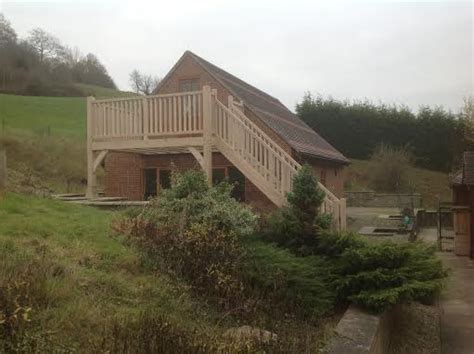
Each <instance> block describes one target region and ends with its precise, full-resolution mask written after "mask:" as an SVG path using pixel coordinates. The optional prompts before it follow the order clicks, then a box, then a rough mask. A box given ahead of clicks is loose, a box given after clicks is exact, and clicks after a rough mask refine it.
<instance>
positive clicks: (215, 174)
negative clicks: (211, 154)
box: [212, 167, 227, 186]
mask: <svg viewBox="0 0 474 354" xmlns="http://www.w3.org/2000/svg"><path fill="white" fill-rule="evenodd" d="M226 177H227V171H226V168H225V167H222V168H213V169H212V184H213V185H214V186H215V185H216V184H219V183H221V182H222V181H223V180H224V179H225V178H226Z"/></svg>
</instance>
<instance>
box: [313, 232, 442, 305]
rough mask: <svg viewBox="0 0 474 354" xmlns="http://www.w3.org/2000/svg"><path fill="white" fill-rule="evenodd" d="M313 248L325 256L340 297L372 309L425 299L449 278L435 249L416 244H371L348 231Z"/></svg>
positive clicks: (328, 235) (326, 236) (321, 240)
mask: <svg viewBox="0 0 474 354" xmlns="http://www.w3.org/2000/svg"><path fill="white" fill-rule="evenodd" d="M317 252H318V253H319V254H321V255H324V256H325V257H327V259H328V261H329V264H331V266H330V267H328V271H329V272H330V273H331V275H330V277H331V278H332V280H331V285H332V288H333V289H334V291H335V292H336V293H337V294H338V298H339V300H340V301H347V300H348V301H350V302H352V303H355V304H358V305H360V306H362V307H364V308H367V309H369V310H371V311H374V312H381V311H383V310H385V309H388V308H390V307H391V306H393V305H395V304H398V303H405V302H412V301H419V302H422V303H425V304H426V303H429V302H430V301H432V300H433V298H434V295H435V294H436V293H438V292H439V291H440V289H441V288H442V286H443V283H444V278H445V277H446V276H447V272H446V270H445V269H444V268H443V266H442V263H441V260H439V259H438V258H436V256H435V254H434V253H435V248H434V247H432V246H428V245H425V244H423V243H419V242H415V243H413V242H411V243H394V242H391V241H386V242H382V243H371V242H370V241H366V240H364V239H362V238H360V237H358V236H357V235H354V234H352V233H341V234H338V233H331V232H326V233H324V234H322V235H320V236H319V238H318V247H317Z"/></svg>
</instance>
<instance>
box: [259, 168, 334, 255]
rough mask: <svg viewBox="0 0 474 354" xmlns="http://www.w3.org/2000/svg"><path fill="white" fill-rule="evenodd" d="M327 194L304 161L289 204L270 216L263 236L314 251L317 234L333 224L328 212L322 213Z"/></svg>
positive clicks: (297, 247) (300, 250)
mask: <svg viewBox="0 0 474 354" xmlns="http://www.w3.org/2000/svg"><path fill="white" fill-rule="evenodd" d="M324 197H325V194H324V192H323V191H322V190H321V189H320V188H319V187H318V182H317V180H316V178H315V177H314V175H313V172H312V169H311V167H310V166H309V165H304V166H303V167H302V168H301V169H300V170H299V171H298V173H297V174H296V175H295V177H294V179H293V190H292V191H291V192H290V193H288V196H287V200H288V205H287V206H285V207H283V208H281V209H280V210H277V211H276V212H274V213H272V214H271V215H270V216H269V217H268V219H267V223H266V225H265V226H264V229H263V235H264V237H265V238H266V239H267V240H270V241H272V242H276V243H277V244H278V245H280V246H284V247H287V248H290V249H293V250H296V251H297V252H298V253H300V254H309V253H311V252H312V249H313V248H314V247H315V245H316V237H315V234H317V233H318V232H319V231H321V229H325V228H328V227H329V226H330V224H331V218H330V216H329V215H323V214H319V208H320V207H321V204H322V203H323V201H324Z"/></svg>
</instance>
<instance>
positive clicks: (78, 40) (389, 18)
mask: <svg viewBox="0 0 474 354" xmlns="http://www.w3.org/2000/svg"><path fill="white" fill-rule="evenodd" d="M0 11H1V12H3V13H4V14H5V16H6V17H7V18H8V19H9V20H10V21H11V22H12V25H13V27H14V28H15V29H16V31H17V32H18V34H19V35H20V36H21V37H25V36H26V35H27V33H28V31H29V30H30V29H32V28H33V27H42V28H44V29H45V30H47V31H48V32H51V33H52V34H54V35H55V36H57V37H58V38H59V39H60V40H61V41H62V42H63V43H65V44H67V45H69V46H77V47H79V48H80V50H81V51H82V52H84V53H87V52H92V53H95V54H97V55H98V57H99V59H100V60H101V61H102V62H103V63H104V64H105V65H106V67H107V69H108V70H109V73H110V74H111V76H112V77H113V79H114V80H115V82H116V83H117V85H118V86H119V88H121V89H129V84H128V75H129V73H130V72H131V71H132V70H133V69H134V68H137V69H139V70H140V71H144V72H148V73H152V74H156V75H158V76H164V75H165V74H166V72H167V71H168V70H169V69H170V67H171V66H172V65H173V64H174V62H175V61H176V60H177V59H178V58H179V56H180V55H181V54H182V53H183V52H184V51H185V50H186V49H189V50H192V51H194V52H195V53H196V54H198V55H200V56H202V57H204V58H206V59H208V60H209V61H211V62H213V63H214V64H216V65H218V66H221V67H222V68H224V69H226V70H227V71H229V72H231V73H233V74H234V75H236V76H238V77H240V78H241V79H243V80H245V81H247V82H249V83H250V84H253V85H255V86H257V87H258V88H260V89H263V90H264V91H267V92H268V93H270V94H272V95H274V96H276V97H278V98H279V99H280V100H282V101H283V102H284V103H285V104H287V105H288V107H289V108H290V109H294V106H295V103H296V102H297V101H298V100H300V99H301V97H302V95H303V93H304V92H305V91H311V92H313V93H320V94H323V95H332V96H333V97H335V98H340V99H345V98H349V99H364V98H368V99H370V100H372V101H374V102H379V101H382V102H385V103H402V104H406V105H408V106H410V107H411V108H413V109H415V110H416V109H417V108H418V107H419V105H422V104H428V105H443V106H445V107H447V108H450V109H452V110H454V111H457V110H458V109H459V107H460V106H461V105H462V98H463V96H467V95H469V94H471V95H472V94H473V85H474V84H473V82H474V73H473V65H474V57H473V46H474V43H473V41H474V39H473V4H472V2H448V1H446V2H436V3H431V2H424V1H422V2H384V1H371V2H361V1H352V2H349V1H344V2H336V1H326V2H316V1H314V0H313V1H297V0H293V1H281V2H278V1H276V0H273V1H262V0H259V1H257V0H253V1H246V0H239V1H223V0H221V1H218V0H194V1H172V0H169V1H152V2H144V1H129V2H125V1H100V2H92V1H81V0H79V1H72V0H66V1H54V2H37V1H34V2H31V1H29V2H27V1H5V0H0Z"/></svg>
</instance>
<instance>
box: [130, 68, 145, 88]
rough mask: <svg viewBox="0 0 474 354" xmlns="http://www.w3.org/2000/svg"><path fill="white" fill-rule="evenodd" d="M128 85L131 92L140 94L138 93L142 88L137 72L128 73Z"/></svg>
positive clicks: (140, 78) (140, 76) (139, 75)
mask: <svg viewBox="0 0 474 354" xmlns="http://www.w3.org/2000/svg"><path fill="white" fill-rule="evenodd" d="M130 85H131V86H132V88H133V91H135V92H136V93H140V92H141V88H142V75H141V74H140V73H139V71H138V70H133V71H132V72H131V73H130Z"/></svg>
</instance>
